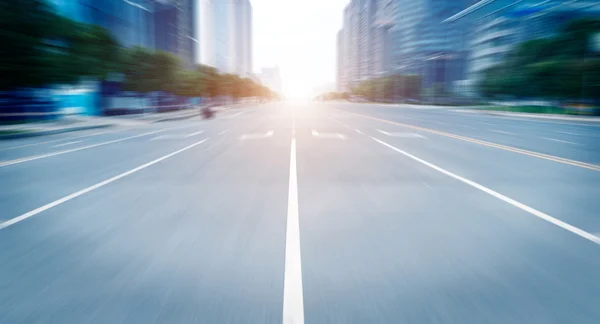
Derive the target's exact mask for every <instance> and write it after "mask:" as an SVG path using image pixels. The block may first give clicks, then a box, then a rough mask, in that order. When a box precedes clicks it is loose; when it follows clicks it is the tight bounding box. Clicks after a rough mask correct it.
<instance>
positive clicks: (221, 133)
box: [219, 129, 228, 135]
mask: <svg viewBox="0 0 600 324" xmlns="http://www.w3.org/2000/svg"><path fill="white" fill-rule="evenodd" d="M227 131H228V130H227V129H226V130H224V131H222V132H220V133H219V135H223V134H225V133H227Z"/></svg>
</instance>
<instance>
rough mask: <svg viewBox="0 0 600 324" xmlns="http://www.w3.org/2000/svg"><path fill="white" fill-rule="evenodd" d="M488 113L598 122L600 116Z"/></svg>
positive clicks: (492, 112) (490, 113)
mask: <svg viewBox="0 0 600 324" xmlns="http://www.w3.org/2000/svg"><path fill="white" fill-rule="evenodd" d="M487 114H489V115H495V116H505V117H522V118H539V119H549V120H564V121H578V122H590V123H598V122H600V117H589V116H561V115H556V114H547V115H544V114H534V113H511V112H501V111H490V112H487Z"/></svg>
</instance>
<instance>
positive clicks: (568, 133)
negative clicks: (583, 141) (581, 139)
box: [556, 131, 583, 136]
mask: <svg viewBox="0 0 600 324" xmlns="http://www.w3.org/2000/svg"><path fill="white" fill-rule="evenodd" d="M556 132H557V133H561V134H567V135H575V136H583V135H581V134H577V133H570V132H561V131H556Z"/></svg>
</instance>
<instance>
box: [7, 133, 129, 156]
mask: <svg viewBox="0 0 600 324" xmlns="http://www.w3.org/2000/svg"><path fill="white" fill-rule="evenodd" d="M123 130H124V129H116V130H111V131H106V132H97V133H93V134H86V135H80V136H71V137H67V138H61V139H55V140H51V141H43V142H36V143H31V144H23V145H17V146H11V147H5V148H0V151H8V150H14V149H19V148H23V147H30V146H36V145H41V144H50V143H56V142H62V141H68V140H74V139H77V138H83V137H92V136H97V135H102V134H108V133H114V132H120V131H123Z"/></svg>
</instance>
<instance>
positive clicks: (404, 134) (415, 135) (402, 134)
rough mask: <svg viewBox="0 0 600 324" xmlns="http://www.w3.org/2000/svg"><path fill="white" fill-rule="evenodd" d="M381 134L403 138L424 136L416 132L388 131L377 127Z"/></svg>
mask: <svg viewBox="0 0 600 324" xmlns="http://www.w3.org/2000/svg"><path fill="white" fill-rule="evenodd" d="M377 131H378V132H380V133H381V134H384V135H387V136H390V137H404V138H425V136H423V135H420V134H417V133H389V132H386V131H382V130H381V129H377Z"/></svg>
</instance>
